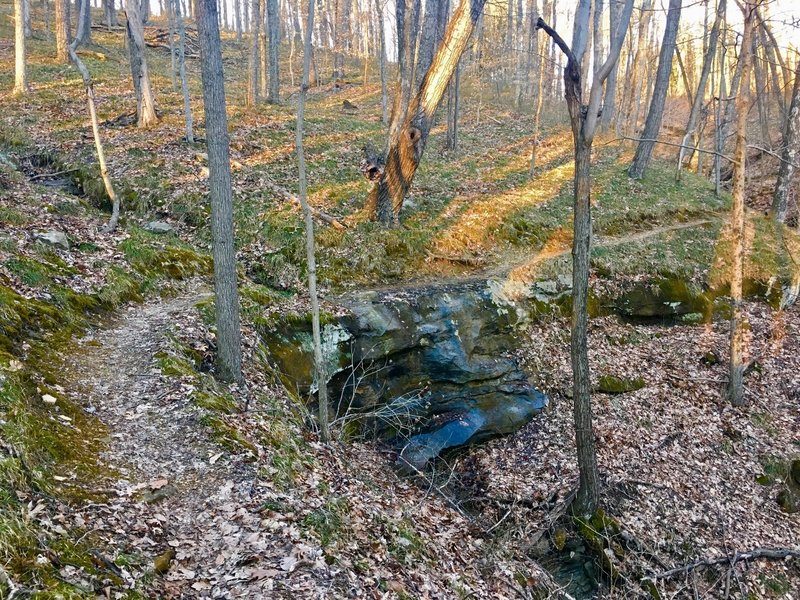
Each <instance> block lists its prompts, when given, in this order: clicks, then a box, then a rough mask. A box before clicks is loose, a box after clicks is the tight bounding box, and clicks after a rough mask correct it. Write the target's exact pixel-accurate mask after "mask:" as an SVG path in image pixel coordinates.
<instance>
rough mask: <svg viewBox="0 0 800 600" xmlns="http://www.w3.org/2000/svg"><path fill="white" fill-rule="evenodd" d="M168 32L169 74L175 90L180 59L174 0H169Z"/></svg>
mask: <svg viewBox="0 0 800 600" xmlns="http://www.w3.org/2000/svg"><path fill="white" fill-rule="evenodd" d="M167 33H168V34H169V60H170V70H169V74H170V79H171V81H172V89H173V91H174V90H177V89H178V59H177V50H176V48H175V11H174V10H173V8H172V0H167Z"/></svg>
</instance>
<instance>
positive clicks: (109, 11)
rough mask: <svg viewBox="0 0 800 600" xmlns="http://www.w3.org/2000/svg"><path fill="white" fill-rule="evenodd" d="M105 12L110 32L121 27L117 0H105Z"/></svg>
mask: <svg viewBox="0 0 800 600" xmlns="http://www.w3.org/2000/svg"><path fill="white" fill-rule="evenodd" d="M56 3H58V0H56ZM103 11H104V14H105V19H106V27H107V28H108V29H109V31H110V30H111V28H112V27H117V26H119V19H118V18H117V7H116V0H103Z"/></svg>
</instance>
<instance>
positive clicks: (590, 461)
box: [537, 0, 633, 514]
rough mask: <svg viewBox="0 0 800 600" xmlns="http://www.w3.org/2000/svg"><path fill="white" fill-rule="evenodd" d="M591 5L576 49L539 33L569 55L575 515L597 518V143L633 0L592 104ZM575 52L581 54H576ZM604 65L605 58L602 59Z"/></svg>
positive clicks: (583, 4)
mask: <svg viewBox="0 0 800 600" xmlns="http://www.w3.org/2000/svg"><path fill="white" fill-rule="evenodd" d="M590 2H591V0H580V2H579V4H578V6H577V8H576V11H575V13H576V14H575V23H574V29H573V37H572V48H570V47H569V46H567V44H566V42H564V40H563V39H562V38H561V37H560V36H559V35H558V33H556V32H555V30H553V29H552V28H551V27H549V26H548V25H547V24H546V23H545V22H544V21H543V20H542V19H541V18H540V19H539V20H538V21H537V28H538V29H542V30H544V31H545V32H546V33H547V34H548V35H549V36H550V37H551V38H553V41H555V42H556V44H557V45H558V47H559V48H561V50H562V51H563V52H564V54H565V55H566V56H567V67H566V69H564V89H565V92H566V94H565V95H566V100H567V109H568V110H569V115H570V124H571V126H572V139H573V144H574V150H575V175H574V184H573V242H572V327H571V342H570V358H571V362H572V378H573V418H574V421H575V442H576V446H577V455H578V468H579V471H580V475H579V479H580V484H579V488H578V493H577V495H576V497H575V504H574V510H575V512H576V513H579V514H587V513H593V512H594V511H595V509H596V508H597V506H598V504H599V502H600V475H599V471H598V468H597V452H596V450H595V443H594V432H593V426H592V403H591V379H590V371H589V351H588V323H589V311H588V299H589V267H590V263H589V261H590V258H591V244H592V214H591V187H592V185H591V183H592V182H591V158H592V144H593V142H594V136H595V133H596V131H597V126H598V124H599V118H598V110H599V108H600V103H601V101H602V97H603V93H604V92H603V86H604V84H605V83H606V81H607V80H608V77H609V76H610V74H611V71H612V70H613V69H614V65H615V63H616V62H617V61H618V60H619V55H620V52H621V50H622V44H623V42H624V40H625V35H626V33H627V31H628V24H629V23H630V18H631V12H632V11H633V0H626V2H625V5H624V7H623V8H622V11H621V13H620V22H619V27H618V28H617V29H616V31H615V32H614V35H613V36H612V39H611V45H610V49H609V53H608V58H607V59H606V60H605V62H604V63H603V64H602V66H601V67H599V68H598V69H596V71H595V73H594V77H593V78H592V84H591V87H590V88H589V101H588V103H587V104H585V105H584V103H583V100H582V82H581V78H582V75H581V64H582V57H583V53H584V52H585V51H586V47H587V44H588V29H589V18H590V11H589V7H588V6H587V5H588V4H589V3H590ZM575 48H577V49H578V52H577V53H576V52H575V50H574V49H575ZM597 59H598V60H599V57H597Z"/></svg>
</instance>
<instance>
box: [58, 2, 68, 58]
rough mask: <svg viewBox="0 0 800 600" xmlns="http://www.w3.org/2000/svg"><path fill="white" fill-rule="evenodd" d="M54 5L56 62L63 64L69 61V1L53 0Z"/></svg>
mask: <svg viewBox="0 0 800 600" xmlns="http://www.w3.org/2000/svg"><path fill="white" fill-rule="evenodd" d="M55 5H56V16H55V26H56V60H58V62H62V63H63V62H67V61H68V60H69V42H70V23H69V0H55Z"/></svg>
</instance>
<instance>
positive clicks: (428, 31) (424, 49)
mask: <svg viewBox="0 0 800 600" xmlns="http://www.w3.org/2000/svg"><path fill="white" fill-rule="evenodd" d="M443 1H444V0H427V2H426V4H425V16H424V18H423V19H422V33H421V35H420V40H419V49H418V51H417V64H416V69H415V76H414V81H415V82H416V85H417V86H419V85H422V80H423V79H424V77H425V73H427V72H428V68H429V67H430V66H431V62H432V61H433V51H434V49H435V48H434V46H435V45H436V17H437V15H438V3H439V2H443ZM509 1H511V0H509Z"/></svg>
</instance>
